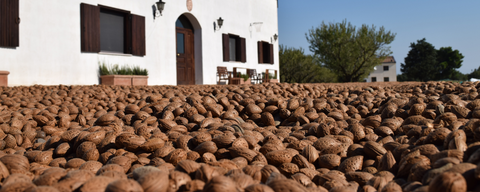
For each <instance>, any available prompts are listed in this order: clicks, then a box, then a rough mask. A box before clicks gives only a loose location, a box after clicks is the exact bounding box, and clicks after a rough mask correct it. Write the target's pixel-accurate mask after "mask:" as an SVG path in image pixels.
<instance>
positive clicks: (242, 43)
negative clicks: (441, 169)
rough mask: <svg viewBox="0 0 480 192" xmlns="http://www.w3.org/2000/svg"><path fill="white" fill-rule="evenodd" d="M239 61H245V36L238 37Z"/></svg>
mask: <svg viewBox="0 0 480 192" xmlns="http://www.w3.org/2000/svg"><path fill="white" fill-rule="evenodd" d="M239 50H240V58H241V59H240V61H241V62H242V63H245V62H247V46H246V44H245V38H242V37H240V49H239Z"/></svg>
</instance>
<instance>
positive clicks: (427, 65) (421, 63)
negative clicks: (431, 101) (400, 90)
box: [399, 38, 440, 81]
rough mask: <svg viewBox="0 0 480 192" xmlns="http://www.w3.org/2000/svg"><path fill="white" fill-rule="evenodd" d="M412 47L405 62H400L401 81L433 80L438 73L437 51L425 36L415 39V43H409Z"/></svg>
mask: <svg viewBox="0 0 480 192" xmlns="http://www.w3.org/2000/svg"><path fill="white" fill-rule="evenodd" d="M410 48H412V49H411V50H410V51H409V52H408V55H407V57H405V63H402V64H401V67H400V71H402V75H401V76H402V77H401V78H399V80H400V79H401V80H403V81H428V80H433V79H435V77H437V76H438V75H439V71H440V68H439V66H438V65H436V64H437V51H436V50H435V47H433V45H432V44H430V43H428V42H427V41H426V40H425V38H423V39H422V40H417V43H411V44H410Z"/></svg>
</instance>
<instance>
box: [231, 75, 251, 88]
mask: <svg viewBox="0 0 480 192" xmlns="http://www.w3.org/2000/svg"><path fill="white" fill-rule="evenodd" d="M229 84H232V85H241V84H251V80H250V77H249V76H248V75H247V74H242V73H240V72H238V73H237V75H236V76H235V77H232V78H230V82H229Z"/></svg>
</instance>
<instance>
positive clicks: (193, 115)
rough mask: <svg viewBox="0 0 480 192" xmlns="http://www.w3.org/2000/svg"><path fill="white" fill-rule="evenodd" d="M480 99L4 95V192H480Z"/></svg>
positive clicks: (443, 90)
mask: <svg viewBox="0 0 480 192" xmlns="http://www.w3.org/2000/svg"><path fill="white" fill-rule="evenodd" d="M478 87H480V84H478V83H472V82H464V83H462V84H458V83H450V82H427V83H382V84H380V83H377V84H371V83H356V84H287V83H282V84H278V83H277V84H273V83H266V84H260V85H228V86H217V85H205V86H148V87H147V86H137V87H128V86H64V85H60V86H39V85H36V86H30V87H0V184H1V188H0V192H1V191H32V192H34V191H62V192H63V191H72V192H73V191H152V192H153V191H159V192H171V191H181V192H195V191H220V192H236V191H239V192H240V191H246V192H271V191H277V192H284V191H285V192H286V191H365V192H367V191H368V192H370V191H412V192H413V191H431V192H433V191H455V192H461V191H467V190H468V191H480V166H477V165H478V164H479V163H480V96H479V95H478V91H477V88H478Z"/></svg>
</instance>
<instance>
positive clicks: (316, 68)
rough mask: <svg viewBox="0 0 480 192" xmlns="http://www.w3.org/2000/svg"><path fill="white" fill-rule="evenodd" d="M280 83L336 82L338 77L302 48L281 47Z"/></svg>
mask: <svg viewBox="0 0 480 192" xmlns="http://www.w3.org/2000/svg"><path fill="white" fill-rule="evenodd" d="M279 57H280V71H281V73H280V81H281V82H288V83H320V82H335V80H336V75H335V74H334V73H332V72H331V71H330V70H328V69H326V68H324V67H322V66H320V65H319V64H318V62H317V60H316V58H315V57H313V56H311V55H305V53H304V50H303V49H302V48H299V49H295V48H290V47H287V46H284V45H280V46H279Z"/></svg>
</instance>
